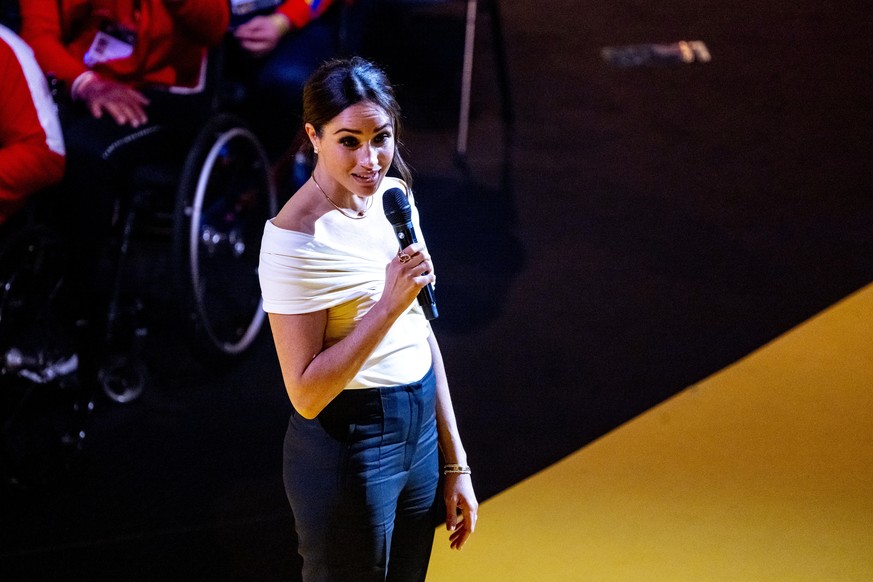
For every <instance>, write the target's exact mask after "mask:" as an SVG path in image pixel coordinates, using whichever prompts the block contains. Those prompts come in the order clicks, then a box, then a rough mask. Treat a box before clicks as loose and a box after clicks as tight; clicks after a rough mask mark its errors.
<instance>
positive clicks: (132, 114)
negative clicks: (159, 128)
mask: <svg viewBox="0 0 873 582" xmlns="http://www.w3.org/2000/svg"><path fill="white" fill-rule="evenodd" d="M89 75H90V77H89V78H88V79H87V80H86V81H84V82H83V83H82V84H81V86H79V87H78V89H77V91H76V98H77V99H80V100H82V101H84V102H85V106H86V107H87V108H88V111H90V112H91V115H93V116H94V117H95V118H97V119H99V118H101V117H103V114H104V113H108V114H109V115H111V116H112V119H114V120H115V122H116V123H117V124H118V125H130V126H131V127H139V126H140V125H143V124H144V123H146V122H147V121H148V120H149V118H148V114H146V106H147V105H148V104H149V100H148V98H147V97H146V96H145V95H143V94H142V93H140V92H139V91H137V90H136V89H134V88H132V87H129V86H127V85H125V84H124V83H119V82H118V81H113V80H112V79H106V78H103V77H100V76H98V75H96V74H89Z"/></svg>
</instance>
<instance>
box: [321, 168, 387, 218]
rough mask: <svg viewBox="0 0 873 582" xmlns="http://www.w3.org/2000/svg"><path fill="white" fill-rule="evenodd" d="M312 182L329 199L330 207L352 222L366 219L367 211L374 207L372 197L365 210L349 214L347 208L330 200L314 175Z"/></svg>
mask: <svg viewBox="0 0 873 582" xmlns="http://www.w3.org/2000/svg"><path fill="white" fill-rule="evenodd" d="M312 182H313V183H314V184H315V187H316V188H318V191H319V192H321V193H322V194H323V195H324V197H325V198H327V201H328V202H330V205H331V206H333V207H334V208H336V209H337V210H339V211H340V214H342V215H343V216H345V217H346V218H351V219H352V220H361V219H362V218H366V216H367V211H368V210H370V207H371V206H372V205H373V197H372V196H370V200H369V202H368V204H367V207H366V208H365V209H363V210H361V211H360V212H358V213H357V214H349V212H348V211H347V210H346V209H345V208H342V207H340V206H338V205H337V203H336V202H334V201H333V200H331V199H330V196H328V195H327V192H325V191H324V189H323V188H322V187H321V184H319V183H318V180H316V179H315V174H312Z"/></svg>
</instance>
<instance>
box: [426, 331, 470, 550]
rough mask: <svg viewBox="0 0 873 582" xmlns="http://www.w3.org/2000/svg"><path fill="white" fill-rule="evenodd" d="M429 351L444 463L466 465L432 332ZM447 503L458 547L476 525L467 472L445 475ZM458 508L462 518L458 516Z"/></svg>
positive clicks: (453, 544) (452, 538)
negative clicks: (434, 381) (434, 380)
mask: <svg viewBox="0 0 873 582" xmlns="http://www.w3.org/2000/svg"><path fill="white" fill-rule="evenodd" d="M428 343H429V344H430V351H431V354H432V355H433V367H434V373H435V374H436V382H437V388H436V390H437V393H436V421H437V433H438V434H437V436H438V439H439V443H440V451H441V452H442V455H443V460H444V461H445V463H446V464H451V465H462V466H467V453H466V451H464V445H463V443H462V442H461V435H460V433H459V432H458V423H457V420H456V419H455V410H454V407H453V406H452V396H451V393H450V392H449V382H448V379H447V378H446V370H445V366H444V365H443V357H442V353H441V352H440V347H439V344H438V343H437V340H436V337H435V336H434V334H433V332H431V334H430V336H429V337H428ZM443 495H444V497H445V503H446V528H447V529H448V530H449V531H451V532H452V534H451V536H449V540H450V542H451V547H452V548H453V549H458V550H460V549H461V548H463V547H464V544H465V543H466V542H467V539H468V538H469V537H470V534H472V533H473V531H474V530H475V529H476V519H477V512H478V510H479V502H478V501H476V494H475V493H474V491H473V481H472V479H471V477H470V475H469V474H464V473H449V474H447V475H445V489H444V492H443ZM459 512H460V517H461V519H460V520H459V519H458V517H459V515H458V514H459Z"/></svg>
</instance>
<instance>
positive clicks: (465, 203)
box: [0, 0, 873, 580]
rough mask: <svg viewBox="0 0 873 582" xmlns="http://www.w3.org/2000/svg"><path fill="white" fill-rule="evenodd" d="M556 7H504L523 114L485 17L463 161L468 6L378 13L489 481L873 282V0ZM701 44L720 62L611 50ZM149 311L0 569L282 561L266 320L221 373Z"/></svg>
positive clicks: (469, 432)
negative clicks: (503, 91) (137, 344)
mask: <svg viewBox="0 0 873 582" xmlns="http://www.w3.org/2000/svg"><path fill="white" fill-rule="evenodd" d="M459 4H463V3H459ZM480 4H485V3H480ZM547 6H548V7H547ZM551 6H552V5H551V4H548V5H544V4H542V3H532V2H504V3H502V4H501V9H502V17H503V22H502V24H503V33H504V35H505V46H506V52H507V63H508V67H509V78H510V83H511V99H512V105H513V113H514V123H513V124H512V125H511V126H508V125H507V124H506V123H504V122H503V120H502V119H501V100H500V94H499V84H498V80H499V79H498V75H497V74H496V73H495V68H496V59H495V52H494V50H493V45H492V44H491V40H492V35H491V29H490V27H489V24H490V19H489V15H488V13H487V12H486V11H483V12H482V13H481V14H480V22H479V28H478V34H479V36H478V38H477V52H476V62H475V65H476V66H475V85H474V93H473V109H472V113H473V125H472V128H471V130H472V131H471V137H470V144H469V153H468V158H467V162H468V168H467V169H466V170H464V169H462V168H461V167H459V166H458V165H456V164H454V161H453V152H454V145H455V142H454V140H455V131H456V127H455V123H456V115H457V98H458V80H459V76H460V74H459V69H460V51H461V43H462V36H461V33H462V18H463V6H460V10H456V9H455V8H456V6H448V7H436V8H434V7H425V8H423V9H421V10H423V12H421V13H417V14H414V15H410V16H408V17H407V18H403V19H399V20H396V21H392V22H391V26H390V30H382V31H377V32H380V33H381V34H380V35H379V36H378V38H379V39H380V40H379V42H374V43H373V45H372V48H371V50H372V51H373V54H374V55H376V56H378V57H379V58H380V60H381V61H382V62H383V63H384V64H385V66H386V67H387V68H388V70H389V72H390V73H391V75H392V76H393V77H394V79H395V82H397V83H398V84H399V85H400V93H401V99H402V101H403V104H404V105H405V108H406V111H407V114H408V127H407V129H408V134H407V136H406V140H405V141H406V146H407V149H408V150H409V154H408V156H409V158H410V160H411V161H412V163H413V165H414V166H415V168H416V170H417V183H416V190H417V198H418V200H419V205H420V208H421V213H422V217H423V222H424V229H425V234H426V236H427V237H428V240H429V243H430V247H431V251H432V253H433V254H434V255H435V257H436V260H437V265H438V270H439V285H438V300H439V303H440V312H441V317H440V319H439V320H437V322H436V323H435V328H436V330H437V333H438V335H439V338H440V341H441V345H442V349H443V353H444V356H445V359H446V362H447V367H448V372H449V377H450V381H451V384H452V388H453V394H454V400H455V406H456V409H457V413H458V416H459V421H460V425H461V430H462V433H463V436H464V438H465V441H466V446H467V449H468V452H469V454H470V464H471V465H472V466H473V468H474V471H475V475H474V476H475V483H476V484H477V486H478V493H479V495H480V497H481V498H482V499H487V498H489V497H491V496H493V495H495V494H497V493H499V492H500V491H501V490H503V489H505V488H506V487H508V486H510V485H512V484H513V483H516V482H517V481H519V480H520V479H523V478H524V477H526V476H528V475H531V474H533V473H534V472H536V471H537V470H539V469H541V468H543V467H545V466H548V465H549V464H551V463H553V462H554V461H556V460H558V459H560V458H561V457H563V456H564V455H566V454H568V453H570V452H571V451H574V450H576V449H578V448H580V447H582V446H584V445H585V444H586V443H589V442H591V441H592V440H593V439H596V438H597V437H599V436H600V435H602V434H604V433H605V432H607V431H609V430H611V429H612V428H614V427H616V426H618V425H619V424H621V423H622V422H624V421H626V420H628V419H629V418H631V417H633V416H634V415H636V414H638V413H639V412H641V411H643V410H645V409H647V408H649V407H650V406H652V405H654V404H656V403H658V402H660V401H662V400H663V399H665V398H666V397H668V396H670V395H671V394H674V393H676V392H677V391H679V390H681V389H683V388H685V387H686V386H688V385H690V384H692V383H694V382H696V381H698V380H700V379H702V378H704V377H706V376H707V375H709V374H711V373H712V372H715V371H716V370H719V369H720V368H722V367H724V366H725V365H727V364H729V363H731V362H733V361H736V360H737V359H738V358H740V357H742V356H743V355H745V354H747V353H749V352H750V351H752V350H754V349H755V348H757V347H759V346H761V345H762V344H764V343H766V342H767V341H769V340H770V339H772V338H774V337H776V336H778V335H779V334H780V333H782V332H784V331H786V330H788V329H789V328H791V327H792V326H794V325H795V324H797V323H799V322H801V321H803V320H805V319H806V318H808V317H810V316H811V315H813V314H815V313H816V312H818V311H820V310H821V309H823V308H825V307H827V306H829V305H831V304H832V303H834V302H835V301H837V300H839V299H840V298H842V297H844V296H846V295H847V294H849V293H851V292H852V291H854V290H856V289H858V288H860V287H862V286H864V285H866V284H868V283H869V282H871V281H873V236H871V232H873V197H871V185H873V180H871V164H870V162H869V157H870V154H869V150H870V148H871V146H873V124H871V121H873V113H871V111H873V75H871V70H873V68H871V66H870V65H871V55H873V34H871V32H873V31H871V26H870V25H869V21H870V19H869V6H868V5H867V3H866V2H862V1H860V0H850V1H848V2H843V3H841V5H840V7H839V8H836V7H832V6H831V5H828V4H827V3H821V2H812V1H811V0H800V1H799V2H798V1H794V2H787V1H784V0H775V1H773V2H766V3H761V2H750V1H744V2H732V1H730V0H728V1H726V2H724V1H723V2H718V3H715V2H703V3H696V4H689V3H684V2H676V1H672V2H667V3H655V4H653V3H650V2H642V1H627V2H596V3H592V2H581V1H575V2H563V3H561V4H560V5H559V7H555V8H550V7H551ZM373 30H374V31H376V29H375V28H374V29H373ZM698 39H699V40H703V41H705V42H706V44H707V46H708V47H709V49H710V51H711V53H712V62H710V63H707V64H699V65H683V66H675V67H658V68H650V67H642V68H634V69H627V70H619V69H614V68H610V67H609V66H607V65H606V64H604V63H603V61H602V60H601V59H600V49H601V48H602V47H604V46H610V45H628V44H636V43H648V42H672V41H678V40H698ZM156 319H157V321H156V325H155V327H154V329H153V330H152V335H151V336H150V344H149V350H150V352H149V353H150V361H151V363H152V367H153V370H152V373H153V383H152V385H151V386H149V388H148V389H147V391H146V393H145V394H144V396H143V397H142V398H141V399H140V400H138V401H136V402H134V403H131V404H128V405H123V406H122V405H113V404H111V403H109V402H107V401H106V400H100V401H98V403H97V408H96V409H95V411H94V413H93V415H92V423H91V427H90V431H89V434H88V438H87V440H86V447H85V450H84V453H83V455H82V458H81V459H80V462H79V463H78V464H77V466H76V467H75V469H74V471H73V472H72V473H71V474H69V475H66V476H63V478H61V479H60V480H59V482H58V483H57V484H56V485H55V486H53V487H52V488H50V489H49V490H48V491H46V492H42V493H38V494H34V493H31V494H26V495H22V494H15V495H13V494H11V493H7V492H4V499H3V503H2V506H0V507H2V513H0V544H2V548H0V578H2V579H3V580H287V579H289V575H288V571H289V568H290V556H289V554H290V549H289V547H288V544H289V535H288V531H287V529H288V523H289V522H288V517H287V510H286V505H285V500H284V493H283V490H282V484H281V441H282V436H283V433H284V425H285V422H286V419H287V414H288V411H289V404H288V402H287V400H286V398H285V396H284V392H283V389H282V387H281V383H280V378H279V373H278V369H277V365H276V361H275V355H274V353H273V351H272V346H271V344H270V341H269V337H268V336H267V335H265V336H264V337H263V338H261V341H260V342H259V343H258V345H257V346H256V349H255V350H254V351H253V353H251V354H250V356H249V357H248V358H246V359H245V360H244V361H243V362H241V363H240V364H239V365H238V366H236V367H234V368H232V369H230V370H226V371H222V372H215V371H210V370H209V369H208V368H207V367H204V366H203V365H202V364H201V363H199V362H198V361H197V360H195V359H193V358H192V356H191V355H190V353H189V351H188V350H187V348H186V346H185V345H184V344H183V343H181V342H180V341H179V340H178V339H177V337H176V334H174V329H173V324H172V321H170V320H167V319H162V318H160V317H158V318H156ZM580 493H581V492H580ZM521 525H522V524H520V526H521ZM522 529H523V528H520V533H519V535H523V531H522Z"/></svg>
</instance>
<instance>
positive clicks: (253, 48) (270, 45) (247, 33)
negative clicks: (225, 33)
mask: <svg viewBox="0 0 873 582" xmlns="http://www.w3.org/2000/svg"><path fill="white" fill-rule="evenodd" d="M289 28H290V25H289V24H288V19H287V18H285V16H284V15H282V14H271V15H269V16H255V17H254V18H252V19H251V20H249V21H248V22H246V23H245V24H241V25H240V26H238V27H237V29H236V31H235V32H234V36H235V37H236V39H237V40H238V41H239V44H240V46H241V47H242V48H243V49H245V50H246V51H248V52H249V53H251V54H252V55H254V56H256V57H262V56H264V55H266V54H268V53H269V52H271V51H272V50H273V49H274V48H276V45H277V44H279V39H281V38H282V36H284V35H285V33H286V32H288V29H289Z"/></svg>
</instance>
